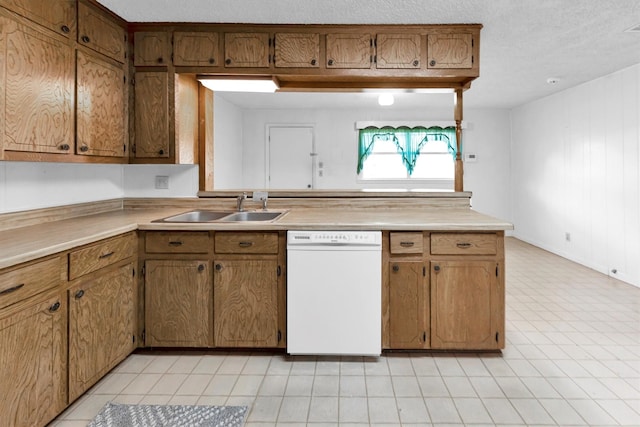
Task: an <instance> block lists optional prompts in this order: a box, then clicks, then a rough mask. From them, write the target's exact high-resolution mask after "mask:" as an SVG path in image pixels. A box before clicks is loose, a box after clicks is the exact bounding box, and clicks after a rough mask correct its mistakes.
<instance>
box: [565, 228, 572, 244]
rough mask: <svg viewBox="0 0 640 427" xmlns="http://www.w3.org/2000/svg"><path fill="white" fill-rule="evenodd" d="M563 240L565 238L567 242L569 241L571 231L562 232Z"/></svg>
mask: <svg viewBox="0 0 640 427" xmlns="http://www.w3.org/2000/svg"><path fill="white" fill-rule="evenodd" d="M564 240H566V241H567V242H570V241H571V233H569V232H568V231H567V232H566V233H564Z"/></svg>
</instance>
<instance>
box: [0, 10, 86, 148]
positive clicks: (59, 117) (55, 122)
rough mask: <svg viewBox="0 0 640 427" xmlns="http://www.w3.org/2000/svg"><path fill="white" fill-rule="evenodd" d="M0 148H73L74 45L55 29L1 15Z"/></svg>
mask: <svg viewBox="0 0 640 427" xmlns="http://www.w3.org/2000/svg"><path fill="white" fill-rule="evenodd" d="M0 29H2V33H1V36H0V64H2V66H1V67H0V123H3V126H2V133H0V147H2V146H4V150H14V151H27V152H39V153H64V154H68V153H72V152H73V141H74V135H73V130H74V114H73V106H74V102H73V98H74V90H73V87H74V77H75V76H74V74H75V73H74V67H73V50H72V48H71V47H70V46H69V45H68V44H67V43H64V42H63V41H62V40H61V39H59V38H57V37H56V38H54V37H53V34H50V33H48V32H47V33H45V32H43V31H40V29H39V28H36V26H33V27H32V26H27V25H22V24H18V23H16V22H14V21H13V20H11V19H8V18H2V17H0Z"/></svg>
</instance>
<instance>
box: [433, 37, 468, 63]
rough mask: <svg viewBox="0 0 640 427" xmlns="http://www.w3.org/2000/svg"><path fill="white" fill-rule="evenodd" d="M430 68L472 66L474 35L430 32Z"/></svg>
mask: <svg viewBox="0 0 640 427" xmlns="http://www.w3.org/2000/svg"><path fill="white" fill-rule="evenodd" d="M427 38H428V46H427V51H428V55H427V56H428V58H429V59H428V64H427V67H428V68H434V69H437V68H472V67H473V36H472V35H471V34H429V35H428V36H427Z"/></svg>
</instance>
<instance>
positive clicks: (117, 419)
mask: <svg viewBox="0 0 640 427" xmlns="http://www.w3.org/2000/svg"><path fill="white" fill-rule="evenodd" d="M246 414H247V407H246V406H199V405H121V404H118V403H107V404H106V405H105V406H104V407H103V408H102V410H101V411H100V413H99V414H98V415H96V417H95V418H94V419H93V421H91V423H89V426H88V427H240V426H242V425H243V424H244V418H245V416H246Z"/></svg>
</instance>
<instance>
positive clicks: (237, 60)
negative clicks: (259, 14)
mask: <svg viewBox="0 0 640 427" xmlns="http://www.w3.org/2000/svg"><path fill="white" fill-rule="evenodd" d="M269 40H270V39H269V33H226V34H225V35H224V66H225V67H230V68H234V67H239V68H267V67H269V62H270V61H269V59H270V58H269V56H270V55H269V45H270V41H269Z"/></svg>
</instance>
